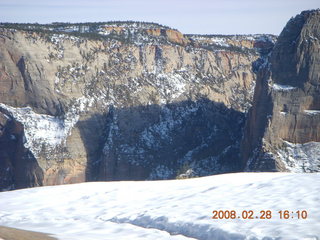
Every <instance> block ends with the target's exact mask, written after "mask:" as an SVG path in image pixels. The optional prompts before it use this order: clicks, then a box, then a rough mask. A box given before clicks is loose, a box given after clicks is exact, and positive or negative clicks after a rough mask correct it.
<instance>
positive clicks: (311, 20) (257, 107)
mask: <svg viewBox="0 0 320 240" xmlns="http://www.w3.org/2000/svg"><path fill="white" fill-rule="evenodd" d="M319 22H320V11H319V10H313V11H304V12H302V13H301V14H300V15H297V16H296V17H295V18H293V19H291V20H290V21H289V22H288V23H287V25H286V27H285V28H284V30H283V31H282V33H281V34H280V36H279V38H278V41H277V43H276V45H275V47H274V49H273V51H272V54H271V56H270V57H269V60H268V62H266V63H265V64H264V65H263V66H262V67H261V68H260V71H259V75H258V78H257V84H256V89H255V94H254V104H253V107H252V109H251V111H250V113H249V117H248V122H247V125H246V130H245V137H244V141H243V144H242V156H243V165H244V166H245V167H246V169H247V170H253V171H293V172H318V171H319V170H320V160H319V153H320V124H319V123H320V98H319V96H320V95H319V93H320V75H319V72H320V54H319V53H320V24H319Z"/></svg>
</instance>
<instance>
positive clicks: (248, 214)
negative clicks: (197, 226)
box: [212, 210, 308, 219]
mask: <svg viewBox="0 0 320 240" xmlns="http://www.w3.org/2000/svg"><path fill="white" fill-rule="evenodd" d="M212 214H213V216H212V219H273V218H278V219H307V218H308V212H307V210H297V211H289V210H280V211H277V212H273V211H271V210H261V211H257V212H255V211H253V210H243V211H240V212H239V211H238V212H237V211H235V210H214V211H212Z"/></svg>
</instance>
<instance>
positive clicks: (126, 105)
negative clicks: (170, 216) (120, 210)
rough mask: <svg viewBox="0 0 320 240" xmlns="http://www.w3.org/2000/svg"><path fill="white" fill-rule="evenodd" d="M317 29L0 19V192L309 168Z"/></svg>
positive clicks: (305, 19)
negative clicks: (196, 29)
mask: <svg viewBox="0 0 320 240" xmlns="http://www.w3.org/2000/svg"><path fill="white" fill-rule="evenodd" d="M319 28H320V26H319V10H313V11H306V12H302V13H301V14H300V15H298V16H297V17H295V18H294V19H292V20H290V21H289V22H288V24H287V26H286V27H285V29H284V30H283V32H282V33H281V34H280V36H279V37H278V40H277V37H276V36H273V35H268V34H256V35H230V36H223V35H191V34H188V35H184V34H182V33H180V32H179V31H178V30H175V29H172V28H169V27H166V26H162V25H159V24H155V23H142V22H109V23H83V24H78V25H77V24H62V23H54V24H50V25H32V24H0V84H1V89H0V103H1V104H0V161H1V162H0V189H2V190H11V189H17V188H25V187H34V186H42V185H56V184H66V183H78V182H84V181H112V180H160V179H174V178H189V177H197V176H207V175H213V174H220V173H230V172H239V171H244V170H245V171H293V172H314V171H319V169H320V164H319V159H317V155H318V154H317V153H318V152H319V150H317V149H319V146H318V142H319V130H320V129H319V121H318V120H319V119H318V118H319V116H320V114H318V111H320V109H319V106H320V105H319V98H318V96H319V94H318V93H319V92H318V91H319V86H318V85H319V82H320V81H319V36H320V34H319ZM291 43H293V44H291ZM270 76H272V77H270ZM310 157H312V159H311V160H310Z"/></svg>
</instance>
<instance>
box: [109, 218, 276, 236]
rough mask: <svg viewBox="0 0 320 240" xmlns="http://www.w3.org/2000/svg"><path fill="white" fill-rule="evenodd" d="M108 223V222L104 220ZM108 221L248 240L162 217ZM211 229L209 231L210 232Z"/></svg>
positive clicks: (202, 226)
mask: <svg viewBox="0 0 320 240" xmlns="http://www.w3.org/2000/svg"><path fill="white" fill-rule="evenodd" d="M104 221H106V220H104ZM108 221H110V222H113V223H128V224H132V225H135V226H138V227H143V228H154V229H157V230H160V231H166V232H168V233H169V234H170V235H182V236H185V237H190V238H195V239H199V240H246V239H247V238H246V236H244V235H241V234H236V233H228V232H226V231H224V230H222V229H219V228H213V227H212V226H208V224H206V225H199V224H195V223H188V222H181V221H178V222H169V220H168V218H167V217H165V216H161V217H158V218H155V219H154V218H151V217H150V216H145V215H141V216H138V217H137V218H135V219H133V220H132V219H129V218H117V217H114V218H111V219H109V220H108ZM208 229H209V230H208ZM252 240H255V239H252ZM270 240H272V239H271V238H270Z"/></svg>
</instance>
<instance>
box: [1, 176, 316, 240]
mask: <svg viewBox="0 0 320 240" xmlns="http://www.w3.org/2000/svg"><path fill="white" fill-rule="evenodd" d="M319 192H320V174H315V173H314V174H313V173H308V174H294V173H238V174H224V175H217V176H211V177H203V178H194V179H188V180H172V181H143V182H99V183H82V184H74V185H63V186H51V187H40V188H31V189H25V190H19V191H11V192H3V193H0V225H5V226H9V227H16V228H22V229H27V230H34V231H40V232H46V233H51V234H54V235H55V236H56V237H58V238H59V239H63V240H69V239H70V240H71V239H72V240H75V239H77V240H93V239H94V240H100V239H101V240H106V239H112V240H113V239H126V240H127V239H210V240H215V239H217V240H228V239H232V240H238V239H247V240H249V239H250V240H254V239H255V240H257V239H263V240H270V239H277V240H279V239H286V240H294V239H297V240H298V239H299V240H302V239H304V240H319V239H320V195H319ZM214 210H235V211H237V216H238V215H239V216H240V215H241V212H242V211H243V210H253V211H254V216H260V211H262V210H270V211H272V218H271V219H257V218H254V219H241V218H236V219H229V220H221V219H211V217H212V211H214ZM280 210H283V211H284V210H289V211H290V218H289V219H280V218H279V214H278V211H280ZM298 210H300V211H302V210H305V211H307V213H308V216H307V219H297V215H296V214H293V215H292V214H291V212H292V211H293V212H296V211H298ZM292 217H293V218H292Z"/></svg>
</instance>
